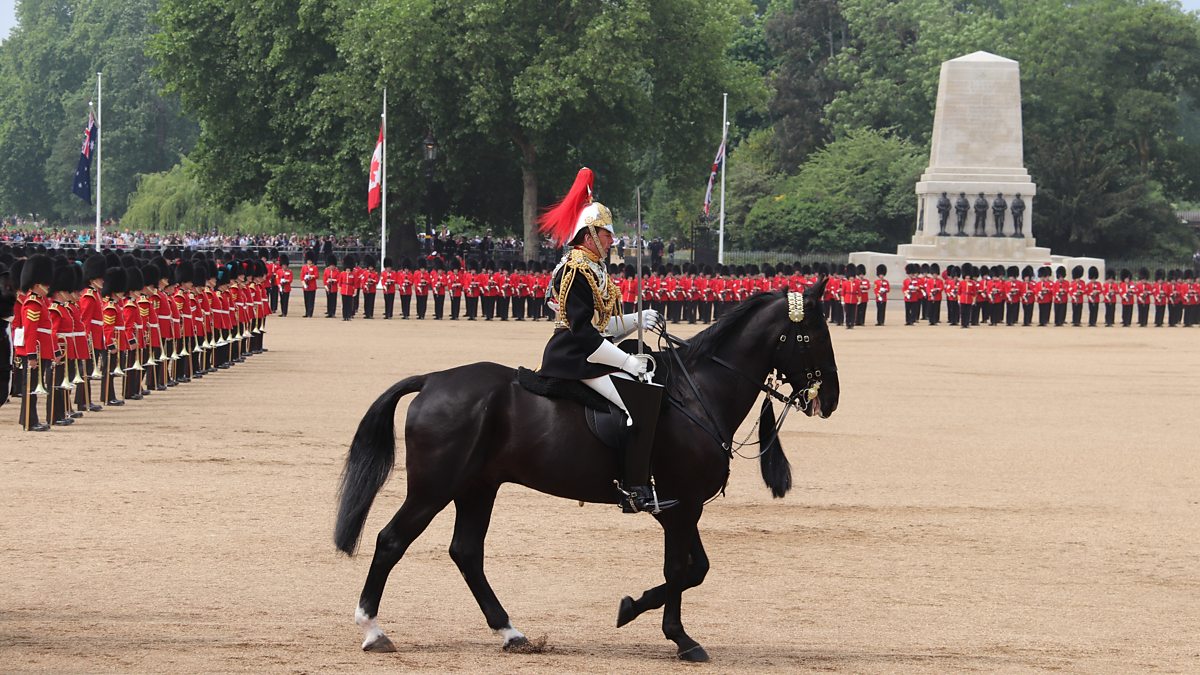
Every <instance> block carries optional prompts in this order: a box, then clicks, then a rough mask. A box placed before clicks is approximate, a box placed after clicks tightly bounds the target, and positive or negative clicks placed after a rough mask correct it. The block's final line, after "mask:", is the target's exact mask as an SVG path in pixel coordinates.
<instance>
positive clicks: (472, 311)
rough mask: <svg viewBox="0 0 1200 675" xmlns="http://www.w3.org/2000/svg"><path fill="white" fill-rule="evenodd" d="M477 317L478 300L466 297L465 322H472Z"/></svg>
mask: <svg viewBox="0 0 1200 675" xmlns="http://www.w3.org/2000/svg"><path fill="white" fill-rule="evenodd" d="M477 316H479V298H478V297H474V298H472V297H469V296H468V297H467V321H474V320H475V317H477Z"/></svg>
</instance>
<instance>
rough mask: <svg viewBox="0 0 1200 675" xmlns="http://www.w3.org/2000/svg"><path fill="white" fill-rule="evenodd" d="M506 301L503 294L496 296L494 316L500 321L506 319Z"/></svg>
mask: <svg viewBox="0 0 1200 675" xmlns="http://www.w3.org/2000/svg"><path fill="white" fill-rule="evenodd" d="M508 301H509V298H507V297H505V296H500V297H498V298H496V317H497V318H499V319H500V320H501V321H508Z"/></svg>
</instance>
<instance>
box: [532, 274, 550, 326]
mask: <svg viewBox="0 0 1200 675" xmlns="http://www.w3.org/2000/svg"><path fill="white" fill-rule="evenodd" d="M548 285H549V275H547V274H545V273H544V272H543V271H542V263H540V262H538V261H537V260H530V261H529V319H530V320H531V321H540V320H541V319H542V307H544V306H545V305H546V287H547V286H548Z"/></svg>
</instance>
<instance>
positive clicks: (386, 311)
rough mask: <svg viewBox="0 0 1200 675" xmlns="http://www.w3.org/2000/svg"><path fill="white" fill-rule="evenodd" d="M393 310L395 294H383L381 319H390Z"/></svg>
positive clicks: (394, 307)
mask: <svg viewBox="0 0 1200 675" xmlns="http://www.w3.org/2000/svg"><path fill="white" fill-rule="evenodd" d="M395 309H396V294H395V293H384V294H383V318H385V319H390V318H392V312H394V311H395Z"/></svg>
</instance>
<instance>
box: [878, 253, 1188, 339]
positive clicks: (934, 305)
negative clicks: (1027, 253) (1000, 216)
mask: <svg viewBox="0 0 1200 675" xmlns="http://www.w3.org/2000/svg"><path fill="white" fill-rule="evenodd" d="M905 272H906V276H905V278H904V283H903V286H902V289H901V292H902V294H903V298H904V307H905V324H906V325H913V324H916V323H918V322H919V321H921V320H926V321H928V322H929V323H930V324H932V325H936V324H938V323H940V322H941V305H942V302H943V301H944V302H945V303H946V318H947V321H948V323H949V325H951V326H955V325H959V326H962V327H963V328H966V327H968V326H978V325H980V324H984V325H987V324H990V325H992V326H999V325H1007V326H1015V325H1017V324H1018V323H1019V324H1021V325H1023V326H1032V325H1034V321H1035V311H1034V310H1035V308H1036V310H1037V311H1036V322H1037V323H1036V325H1038V326H1049V325H1054V326H1064V325H1067V323H1068V320H1069V322H1070V325H1072V326H1083V325H1085V321H1086V325H1088V326H1097V325H1099V324H1100V312H1101V310H1102V309H1103V312H1104V317H1103V323H1104V325H1105V326H1115V325H1118V322H1119V323H1120V325H1121V326H1126V327H1128V326H1132V325H1134V323H1135V321H1136V324H1137V325H1138V326H1143V327H1144V326H1148V325H1150V321H1151V315H1152V314H1153V322H1154V325H1155V326H1163V325H1166V326H1171V327H1174V326H1184V327H1191V326H1196V325H1200V279H1197V278H1196V276H1195V274H1194V273H1193V271H1192V270H1181V269H1173V270H1162V269H1159V270H1156V271H1155V273H1154V277H1153V279H1151V277H1150V271H1149V270H1148V269H1146V268H1144V267H1143V268H1141V269H1140V270H1138V273H1137V277H1136V278H1134V275H1133V273H1132V272H1130V271H1129V270H1127V269H1122V270H1121V271H1120V273H1119V278H1118V273H1117V272H1115V271H1114V270H1107V271H1106V272H1105V275H1104V277H1105V278H1104V280H1101V279H1100V273H1099V270H1097V269H1096V268H1095V267H1089V268H1088V269H1087V271H1086V278H1084V277H1085V271H1084V268H1083V266H1082V265H1076V266H1075V267H1074V268H1072V270H1071V278H1070V279H1067V268H1066V267H1063V266H1061V265H1060V266H1056V267H1051V266H1049V265H1046V266H1041V267H1038V268H1037V270H1036V276H1035V271H1034V268H1033V267H1032V266H1030V265H1026V266H1025V267H1024V268H1023V269H1018V268H1017V267H1016V266H1015V265H1013V266H1009V267H1004V266H1001V265H993V266H987V265H978V266H976V265H972V264H971V263H963V264H962V265H961V266H959V265H949V266H947V268H946V270H945V271H944V272H943V271H942V270H941V269H940V268H939V266H938V265H937V264H936V263H933V264H921V265H918V264H916V263H910V264H908V266H907V267H906V268H905ZM1118 310H1119V317H1118ZM1068 314H1069V319H1068Z"/></svg>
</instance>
